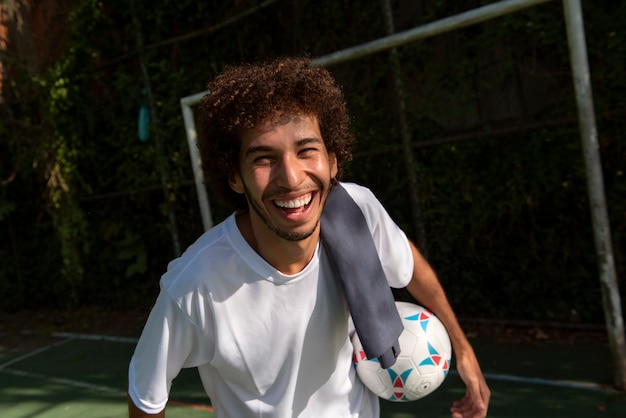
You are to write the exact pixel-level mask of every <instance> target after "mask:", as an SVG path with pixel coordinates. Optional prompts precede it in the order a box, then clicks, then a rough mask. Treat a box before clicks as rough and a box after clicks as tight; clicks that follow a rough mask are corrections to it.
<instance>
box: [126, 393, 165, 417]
mask: <svg viewBox="0 0 626 418" xmlns="http://www.w3.org/2000/svg"><path fill="white" fill-rule="evenodd" d="M127 398H128V418H149V417H153V418H165V409H163V410H162V411H161V412H159V413H158V414H146V413H145V412H143V411H142V410H141V409H139V408H137V407H136V406H135V404H134V403H133V401H132V400H131V399H130V396H127Z"/></svg>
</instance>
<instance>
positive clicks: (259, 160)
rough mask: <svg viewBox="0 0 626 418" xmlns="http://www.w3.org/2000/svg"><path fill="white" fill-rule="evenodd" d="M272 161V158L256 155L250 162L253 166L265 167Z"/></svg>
mask: <svg viewBox="0 0 626 418" xmlns="http://www.w3.org/2000/svg"><path fill="white" fill-rule="evenodd" d="M272 161H273V158H272V157H271V156H270V155H258V156H256V157H254V159H253V160H252V163H253V164H254V165H267V164H271V163H272Z"/></svg>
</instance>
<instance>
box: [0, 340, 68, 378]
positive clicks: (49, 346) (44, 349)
mask: <svg viewBox="0 0 626 418" xmlns="http://www.w3.org/2000/svg"><path fill="white" fill-rule="evenodd" d="M70 341H74V339H73V338H68V339H66V340H63V341H59V342H56V343H53V344H50V345H47V346H45V347H41V348H38V349H36V350H33V351H30V352H28V353H26V354H23V355H21V356H19V357H16V358H14V359H12V360H9V361H7V362H6V363H3V364H0V370H3V369H4V368H5V367H7V366H10V365H11V364H15V363H18V362H20V361H22V360H25V359H27V358H29V357H32V356H35V355H37V354H39V353H42V352H44V351H46V350H49V349H51V348H53V347H58V346H60V345H63V344H66V343H69V342H70Z"/></svg>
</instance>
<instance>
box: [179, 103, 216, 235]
mask: <svg viewBox="0 0 626 418" xmlns="http://www.w3.org/2000/svg"><path fill="white" fill-rule="evenodd" d="M207 94H209V92H208V91H204V92H201V93H197V94H194V95H193V96H187V97H183V98H182V99H180V107H181V108H182V111H183V121H184V122H185V131H186V132H187V144H188V145H189V157H190V158H191V166H192V167H193V176H194V179H195V183H196V192H197V193H198V203H199V205H200V215H202V226H203V227H204V230H205V231H208V230H209V229H211V227H212V226H213V219H212V217H211V206H210V205H209V196H208V195H207V192H206V187H205V185H204V174H203V172H202V161H201V158H200V152H199V151H198V133H197V132H196V124H195V121H194V118H193V111H192V110H191V105H192V104H194V103H197V102H199V101H200V99H202V98H203V97H204V96H206V95H207Z"/></svg>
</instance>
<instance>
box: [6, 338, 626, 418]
mask: <svg viewBox="0 0 626 418" xmlns="http://www.w3.org/2000/svg"><path fill="white" fill-rule="evenodd" d="M10 338H22V339H28V338H32V337H29V336H24V335H21V336H16V335H10V336H7V335H5V336H2V337H0V382H1V384H0V417H2V418H27V417H28V418H30V417H45V418H60V417H63V418H72V417H92V418H104V417H124V416H126V400H125V387H126V368H127V365H128V361H129V359H130V356H131V354H132V351H133V349H134V345H135V343H134V340H133V339H125V338H120V339H115V338H113V339H112V338H108V337H107V338H104V337H99V336H85V335H82V336H81V335H73V334H57V335H55V336H54V337H50V338H45V339H40V341H38V343H37V344H31V345H30V346H28V345H27V348H22V349H18V350H15V349H9V350H8V349H6V346H7V344H4V342H6V341H7V339H10ZM472 342H473V344H474V346H475V348H476V351H477V354H478V356H479V359H480V361H481V364H482V367H483V370H484V372H485V373H486V376H487V380H488V381H489V384H490V387H491V389H492V392H493V394H492V401H491V407H490V413H489V416H490V417H498V418H508V417H510V418H522V417H523V418H543V417H545V418H559V417H607V418H608V417H611V418H612V417H615V418H617V417H620V418H623V417H626V394H623V393H617V392H615V391H612V390H611V389H610V388H608V385H609V383H610V382H611V376H612V375H611V365H610V360H609V359H610V356H609V349H608V347H607V345H606V344H605V343H584V344H556V343H555V344H543V345H540V346H533V345H521V344H517V345H512V344H507V345H500V344H496V343H495V342H494V341H493V340H490V339H486V338H479V339H473V341H472ZM463 394H464V386H463V384H462V382H461V380H460V378H459V377H458V375H456V374H451V375H450V376H449V377H448V379H447V380H446V382H444V384H443V386H442V387H441V388H439V389H438V390H437V391H436V392H435V393H433V394H432V395H430V396H428V397H426V398H424V399H422V400H420V401H417V402H411V403H392V402H387V401H384V402H382V403H381V409H382V414H381V416H382V417H383V418H418V417H420V418H422V417H423V418H439V417H442V418H443V417H449V416H450V415H449V412H448V410H449V408H450V405H451V403H452V401H454V400H457V399H460V398H461V397H462V396H463ZM171 398H172V400H173V402H172V403H171V404H170V405H168V412H167V416H168V417H174V418H178V417H180V418H182V417H190V418H194V417H209V418H212V417H213V416H214V414H213V413H212V412H211V411H210V407H209V406H208V405H209V403H208V400H207V399H206V396H205V394H204V391H203V389H202V386H201V384H200V381H199V378H198V376H197V374H196V372H195V370H184V371H183V372H182V373H181V375H180V376H179V377H178V378H177V379H176V380H175V382H174V385H173V388H172V393H171Z"/></svg>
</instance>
